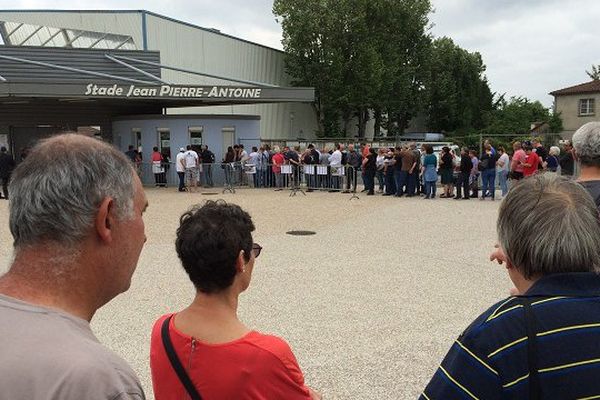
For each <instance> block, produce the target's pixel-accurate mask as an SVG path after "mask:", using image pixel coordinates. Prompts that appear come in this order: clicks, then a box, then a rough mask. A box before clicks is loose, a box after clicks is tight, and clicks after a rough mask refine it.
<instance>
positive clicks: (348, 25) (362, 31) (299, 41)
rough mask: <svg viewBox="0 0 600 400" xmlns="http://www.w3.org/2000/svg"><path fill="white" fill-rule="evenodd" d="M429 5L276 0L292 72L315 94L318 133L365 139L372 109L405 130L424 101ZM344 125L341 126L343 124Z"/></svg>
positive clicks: (418, 0) (420, 1)
mask: <svg viewBox="0 0 600 400" xmlns="http://www.w3.org/2000/svg"><path fill="white" fill-rule="evenodd" d="M430 11H431V4H430V2H429V0H302V1H301V0H275V1H274V3H273V13H274V14H275V15H276V16H277V19H278V20H279V21H280V22H281V25H282V28H283V41H282V43H283V47H284V49H285V51H286V71H287V72H288V74H289V75H290V76H291V77H292V78H293V82H292V83H293V84H295V85H302V86H313V87H314V88H315V98H316V99H315V103H314V110H315V116H316V118H317V121H318V124H319V132H318V133H317V134H318V135H325V134H327V135H328V136H332V133H340V132H343V133H347V131H348V128H349V122H350V120H351V119H353V118H357V120H358V126H357V128H358V129H357V131H358V134H359V136H361V137H362V136H364V134H365V130H366V123H367V121H368V119H369V118H370V115H371V110H373V111H374V114H375V118H376V120H377V121H378V124H380V125H382V124H384V123H385V120H384V118H383V116H384V115H387V116H388V118H387V119H388V120H389V121H391V122H392V123H394V124H396V125H398V126H402V127H403V126H406V125H407V124H408V121H409V120H410V118H412V116H413V115H415V114H416V112H418V110H419V106H420V104H421V103H422V101H421V100H420V99H419V97H420V96H421V88H422V86H423V83H422V82H423V76H424V75H425V72H424V63H423V61H424V60H426V52H427V50H428V43H429V36H428V35H427V34H426V29H427V25H428V21H429V20H428V14H429V12H430ZM340 122H342V123H343V124H341V125H340Z"/></svg>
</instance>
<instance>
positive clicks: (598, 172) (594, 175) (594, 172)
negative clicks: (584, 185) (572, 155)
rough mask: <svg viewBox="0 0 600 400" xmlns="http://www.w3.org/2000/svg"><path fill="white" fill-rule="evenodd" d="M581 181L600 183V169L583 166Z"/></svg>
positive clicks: (580, 175) (580, 173)
mask: <svg viewBox="0 0 600 400" xmlns="http://www.w3.org/2000/svg"><path fill="white" fill-rule="evenodd" d="M578 180H579V181H582V182H585V181H600V167H590V166H583V165H582V166H581V170H580V172H579V178H578Z"/></svg>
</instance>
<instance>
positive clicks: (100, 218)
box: [94, 197, 115, 243]
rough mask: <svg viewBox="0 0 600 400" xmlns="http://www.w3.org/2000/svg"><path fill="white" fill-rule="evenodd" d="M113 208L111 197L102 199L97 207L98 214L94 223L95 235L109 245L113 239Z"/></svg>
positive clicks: (113, 203)
mask: <svg viewBox="0 0 600 400" xmlns="http://www.w3.org/2000/svg"><path fill="white" fill-rule="evenodd" d="M114 207H115V202H114V200H113V199H112V198H111V197H106V198H104V199H103V200H102V202H101V203H100V206H98V213H97V214H96V219H95V221H94V228H95V229H96V233H97V234H98V237H99V238H100V240H101V241H103V242H105V243H110V242H112V241H113V239H114V237H113V235H114V231H113V229H114V226H115V217H114Z"/></svg>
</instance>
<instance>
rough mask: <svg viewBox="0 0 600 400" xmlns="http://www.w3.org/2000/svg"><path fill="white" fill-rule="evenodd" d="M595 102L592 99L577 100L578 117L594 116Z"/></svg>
mask: <svg viewBox="0 0 600 400" xmlns="http://www.w3.org/2000/svg"><path fill="white" fill-rule="evenodd" d="M594 103H595V101H594V99H581V100H579V115H580V116H586V115H594V114H595V104H594Z"/></svg>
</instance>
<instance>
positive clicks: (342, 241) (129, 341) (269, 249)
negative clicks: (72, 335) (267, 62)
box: [0, 188, 511, 399]
mask: <svg viewBox="0 0 600 400" xmlns="http://www.w3.org/2000/svg"><path fill="white" fill-rule="evenodd" d="M175 190H176V189H173V188H168V189H154V188H147V189H146V193H147V196H148V199H149V202H150V207H149V209H148V212H147V214H146V216H145V221H146V235H147V237H148V241H147V243H146V246H145V247H144V250H143V252H142V255H141V258H140V261H139V264H138V269H137V271H136V273H135V275H134V279H133V282H132V286H131V289H130V290H129V291H128V292H127V293H125V294H123V295H121V296H119V297H117V298H116V299H114V300H113V301H112V302H111V303H109V304H108V305H107V306H105V307H104V308H103V309H101V310H100V311H99V312H98V313H97V315H96V316H95V318H94V320H93V322H92V327H93V329H94V331H95V332H96V334H97V335H98V337H99V338H100V340H101V341H102V342H103V343H105V344H106V345H107V346H108V347H110V348H111V349H113V350H114V351H116V352H117V353H118V354H120V355H121V356H123V357H124V358H125V359H126V360H127V361H128V362H129V363H130V364H131V365H132V366H133V368H134V369H135V370H136V372H137V373H138V375H139V376H140V378H141V380H142V384H143V385H144V387H145V389H146V391H147V394H148V397H149V398H152V384H151V380H150V370H149V366H148V358H149V342H150V331H151V328H152V324H153V322H154V320H155V319H156V318H157V317H158V316H160V315H162V314H163V313H166V312H170V311H175V310H178V309H180V308H182V307H184V306H185V305H187V304H188V302H189V301H190V300H191V299H192V298H193V294H194V292H193V288H192V285H191V284H190V283H189V280H188V279H187V276H186V275H185V273H184V271H183V269H182V268H181V266H180V264H179V261H178V259H177V255H176V253H175V247H174V239H175V230H176V228H177V225H178V219H179V216H180V215H181V213H182V212H183V211H185V210H186V209H187V208H188V207H189V206H190V205H192V204H195V203H199V202H202V201H204V200H207V199H211V200H215V199H218V198H222V199H225V200H226V201H230V202H233V203H236V204H239V205H240V206H242V207H243V208H244V209H246V210H247V211H249V212H250V214H251V215H252V217H253V219H254V222H255V225H256V227H257V230H256V232H255V241H256V242H258V243H260V244H261V245H262V246H263V247H264V249H263V252H262V253H261V256H260V258H259V259H258V261H257V264H256V266H255V269H254V273H253V281H252V283H251V286H250V288H249V289H248V291H247V292H246V293H244V294H243V295H242V297H241V301H240V310H239V314H240V318H241V319H242V320H243V321H244V322H245V323H246V324H247V325H249V326H250V327H252V328H254V329H257V330H260V331H263V332H268V333H272V334H276V335H279V336H282V337H283V338H285V339H286V340H287V341H288V342H289V343H290V345H291V347H292V349H293V351H294V353H295V354H296V356H297V358H298V361H299V363H300V366H301V368H302V370H303V371H304V373H305V377H306V381H307V383H308V384H309V385H310V386H312V387H314V388H315V389H317V390H318V391H320V392H321V393H322V394H323V396H324V398H325V399H414V398H416V397H417V396H418V395H419V394H420V392H421V391H422V390H423V388H424V386H425V385H426V384H427V382H428V381H429V379H430V377H431V375H432V374H433V372H434V371H435V369H436V368H437V366H438V363H439V362H440V360H441V358H442V357H443V356H444V354H445V353H446V351H447V350H448V348H449V347H450V345H451V344H452V342H453V341H454V340H455V339H456V337H457V336H458V335H459V334H460V333H461V332H462V330H464V329H465V328H466V327H467V325H468V324H469V323H470V322H471V321H472V320H473V319H474V318H475V317H476V316H477V315H479V314H480V313H481V312H483V311H484V310H485V309H486V308H487V307H489V306H490V305H491V304H492V303H494V302H495V301H497V300H499V299H501V298H504V297H506V296H507V295H508V290H509V288H510V287H511V285H510V281H509V280H508V277H507V275H506V273H505V272H504V270H503V268H502V267H501V266H497V265H495V264H492V263H490V262H489V261H488V259H487V257H488V254H489V253H490V251H491V249H492V245H493V244H494V241H495V222H496V216H497V212H498V206H499V204H500V202H499V201H496V202H491V201H485V202H481V201H478V200H470V201H454V200H445V199H436V200H435V201H425V200H422V199H421V198H412V199H406V198H402V199H397V198H390V197H381V196H370V197H367V196H364V195H360V199H359V200H352V201H349V200H348V199H349V196H350V195H347V194H340V193H320V192H313V193H308V194H307V196H302V195H301V194H299V195H297V196H295V197H289V192H288V191H283V192H274V191H271V190H253V189H243V190H238V192H237V193H236V194H223V195H221V194H219V195H218V196H207V195H202V194H200V193H194V194H188V193H178V192H176V191H175ZM203 191H205V192H206V191H207V189H204V190H203ZM7 206H8V204H7V202H6V201H0V220H1V221H3V222H2V224H1V225H2V226H1V227H0V254H1V258H0V271H4V270H5V269H6V268H7V266H8V265H9V263H10V258H11V251H12V250H11V242H12V240H11V237H10V233H9V230H8V226H7V225H8V224H7V220H8V207H7ZM294 229H302V230H314V231H316V232H317V234H316V235H315V236H305V237H294V236H289V235H286V234H285V232H286V231H288V230H294Z"/></svg>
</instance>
